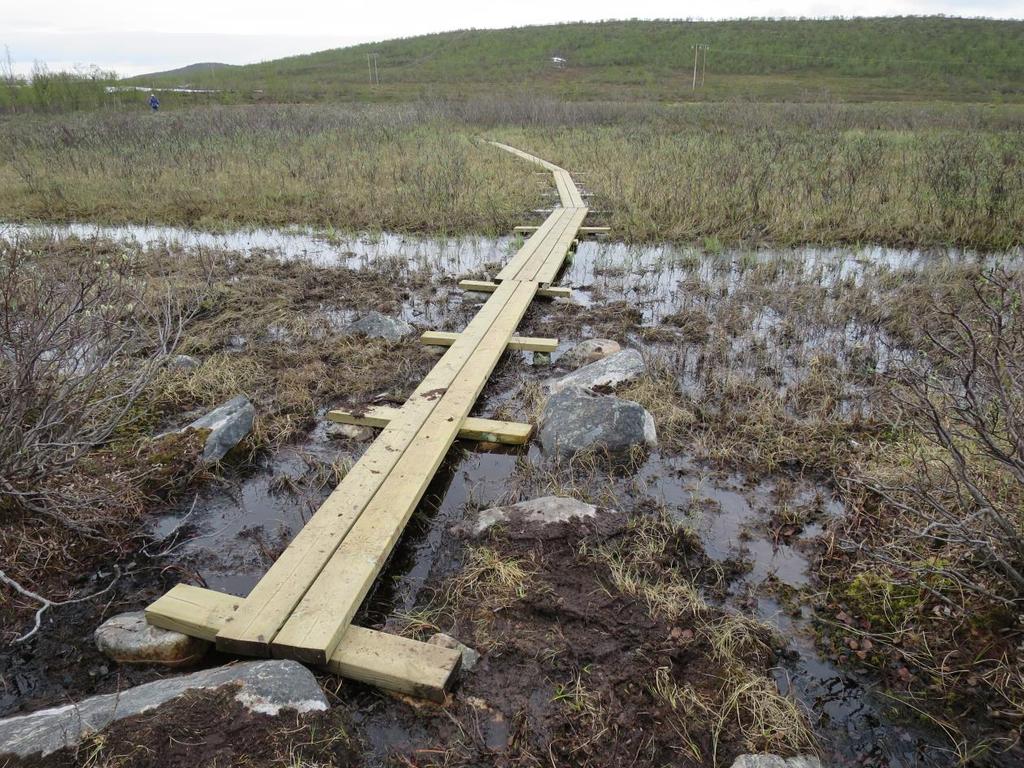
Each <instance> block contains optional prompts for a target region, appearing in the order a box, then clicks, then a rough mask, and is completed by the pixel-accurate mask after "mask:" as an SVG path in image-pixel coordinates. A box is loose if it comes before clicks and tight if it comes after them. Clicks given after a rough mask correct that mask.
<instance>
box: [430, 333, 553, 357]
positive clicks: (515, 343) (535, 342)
mask: <svg viewBox="0 0 1024 768" xmlns="http://www.w3.org/2000/svg"><path fill="white" fill-rule="evenodd" d="M461 335H462V334H459V333H450V332H448V331H426V332H425V333H424V334H423V335H422V336H420V342H421V343H422V344H429V345H431V346H435V347H450V346H451V345H452V344H454V343H455V342H456V341H458V338H459V336H461ZM508 348H509V349H521V350H524V351H526V352H554V351H555V350H556V349H558V339H544V338H537V337H536V336H513V337H512V338H510V339H509V340H508Z"/></svg>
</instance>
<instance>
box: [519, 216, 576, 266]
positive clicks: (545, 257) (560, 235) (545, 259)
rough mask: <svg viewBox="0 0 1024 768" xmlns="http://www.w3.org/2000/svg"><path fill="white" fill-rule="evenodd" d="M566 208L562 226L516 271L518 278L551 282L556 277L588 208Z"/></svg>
mask: <svg viewBox="0 0 1024 768" xmlns="http://www.w3.org/2000/svg"><path fill="white" fill-rule="evenodd" d="M565 210H566V211H567V212H568V215H567V216H566V217H565V220H564V222H563V223H562V226H561V227H560V228H559V229H558V230H557V231H556V232H553V233H552V234H551V236H549V237H548V238H546V242H545V245H544V246H542V247H539V248H538V249H537V250H536V252H535V253H534V255H533V256H532V257H531V258H530V260H529V261H528V262H527V263H526V265H524V266H523V267H522V269H520V270H519V272H518V273H516V275H515V277H516V279H518V280H535V281H537V282H540V283H550V282H551V281H553V280H554V279H555V277H556V276H557V274H558V270H559V269H561V267H562V264H563V263H564V262H565V257H566V255H567V254H568V252H569V248H570V247H571V245H572V241H573V240H574V239H575V238H576V229H577V227H578V226H579V225H580V223H581V222H582V221H583V219H584V218H585V217H586V215H587V209H586V208H567V209H565ZM542 273H543V276H542ZM545 276H546V277H545Z"/></svg>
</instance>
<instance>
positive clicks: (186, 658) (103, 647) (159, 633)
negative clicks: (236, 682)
mask: <svg viewBox="0 0 1024 768" xmlns="http://www.w3.org/2000/svg"><path fill="white" fill-rule="evenodd" d="M93 636H94V637H95V639H96V647H97V648H99V649H100V652H101V653H103V654H104V655H106V656H108V657H110V658H111V659H113V660H114V661H116V662H118V663H119V664H163V665H165V666H169V667H184V666H188V665H189V664H195V663H196V662H198V661H199V660H200V659H202V658H203V656H205V655H206V652H207V651H208V650H209V649H210V643H208V642H206V641H205V640H200V639H199V638H196V637H189V636H188V635H183V634H182V633H181V632H172V631H170V630H166V629H160V628H158V627H154V626H152V625H151V624H149V623H148V622H147V621H146V616H145V614H144V613H143V612H142V611H132V612H131V613H122V614H119V615H117V616H113V617H111V618H109V619H107V620H106V621H105V622H103V623H102V624H100V626H99V627H97V629H96V632H95V633H94V635H93Z"/></svg>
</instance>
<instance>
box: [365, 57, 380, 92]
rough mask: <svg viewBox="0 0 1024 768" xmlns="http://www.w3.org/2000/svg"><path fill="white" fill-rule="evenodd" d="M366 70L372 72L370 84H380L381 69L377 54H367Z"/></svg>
mask: <svg viewBox="0 0 1024 768" xmlns="http://www.w3.org/2000/svg"><path fill="white" fill-rule="evenodd" d="M366 70H367V72H369V74H370V85H380V71H379V70H378V69H377V54H376V53H368V54H366Z"/></svg>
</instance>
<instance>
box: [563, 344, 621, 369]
mask: <svg viewBox="0 0 1024 768" xmlns="http://www.w3.org/2000/svg"><path fill="white" fill-rule="evenodd" d="M621 350H622V347H620V346H619V342H617V341H612V340H611V339H587V340H586V341H581V342H580V343H579V344H577V345H576V346H575V347H573V348H572V349H570V350H569V351H568V352H566V353H565V354H564V355H562V359H561V360H560V361H559V362H562V363H566V364H568V365H571V366H573V367H574V368H578V367H579V366H581V365H587V364H588V363H596V362H597V361H598V360H601V359H603V358H606V357H609V356H610V355H614V354H615V353H616V352H620V351H621Z"/></svg>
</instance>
